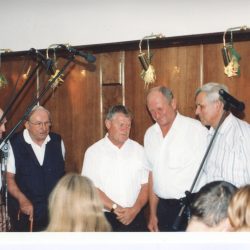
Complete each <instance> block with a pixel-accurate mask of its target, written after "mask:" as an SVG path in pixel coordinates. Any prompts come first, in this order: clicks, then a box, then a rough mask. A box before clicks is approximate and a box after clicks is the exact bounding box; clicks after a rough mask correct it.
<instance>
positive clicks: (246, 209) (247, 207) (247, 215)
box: [228, 185, 250, 231]
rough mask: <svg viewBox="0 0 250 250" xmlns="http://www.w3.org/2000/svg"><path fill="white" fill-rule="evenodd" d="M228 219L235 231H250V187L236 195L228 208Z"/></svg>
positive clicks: (242, 189)
mask: <svg viewBox="0 0 250 250" xmlns="http://www.w3.org/2000/svg"><path fill="white" fill-rule="evenodd" d="M228 218H229V221H230V223H231V225H232V227H233V231H250V185H246V186H244V187H242V188H240V189H239V190H238V191H237V192H236V193H235V194H234V196H233V198H232V200H231V202H230V204H229V207H228Z"/></svg>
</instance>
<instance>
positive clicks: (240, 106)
mask: <svg viewBox="0 0 250 250" xmlns="http://www.w3.org/2000/svg"><path fill="white" fill-rule="evenodd" d="M219 94H220V96H221V97H222V98H223V100H224V101H225V102H226V103H227V104H229V105H230V106H231V107H232V108H235V109H236V110H238V111H243V110H244V109H245V104H244V102H240V101H238V100H237V99H235V98H234V97H233V96H231V95H230V94H228V93H227V92H226V91H225V90H224V89H220V90H219Z"/></svg>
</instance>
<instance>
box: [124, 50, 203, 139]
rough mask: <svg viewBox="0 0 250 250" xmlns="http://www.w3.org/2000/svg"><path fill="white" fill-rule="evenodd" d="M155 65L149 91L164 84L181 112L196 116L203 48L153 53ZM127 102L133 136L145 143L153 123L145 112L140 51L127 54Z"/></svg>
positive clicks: (154, 51)
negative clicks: (131, 119) (146, 133)
mask: <svg viewBox="0 0 250 250" xmlns="http://www.w3.org/2000/svg"><path fill="white" fill-rule="evenodd" d="M151 51H152V52H153V58H152V65H153V66H154V68H155V72H156V81H155V83H154V84H151V85H150V86H149V88H151V87H154V86H158V85H164V86H167V87H169V88H170V89H172V90H173V93H174V95H175V97H176V99H177V101H178V110H179V111H180V112H181V113H182V114H184V115H187V116H191V117H194V116H195V102H194V93H195V90H196V88H197V87H198V86H200V78H201V76H200V67H201V61H200V60H201V55H200V53H201V48H200V45H196V46H186V47H171V48H163V49H155V50H151ZM125 68H126V70H125V72H126V73H125V82H126V103H127V104H128V106H129V107H131V109H132V111H133V113H134V116H135V118H134V126H133V127H132V131H131V137H132V138H134V139H136V140H137V141H138V142H140V143H143V137H144V133H145V131H146V129H147V128H148V127H149V126H150V125H152V124H153V121H152V119H151V118H150V115H149V113H148V111H147V109H146V92H147V90H146V89H145V87H144V86H145V84H144V81H143V80H142V79H141V77H140V72H141V66H140V63H139V60H138V51H130V52H126V67H125Z"/></svg>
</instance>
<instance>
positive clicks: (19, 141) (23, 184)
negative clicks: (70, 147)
mask: <svg viewBox="0 0 250 250" xmlns="http://www.w3.org/2000/svg"><path fill="white" fill-rule="evenodd" d="M50 126H51V118H50V113H49V111H48V110H47V109H45V108H44V107H42V106H35V107H34V108H33V110H32V111H31V113H30V115H29V117H28V119H27V121H26V123H25V129H24V131H23V132H19V133H17V134H15V135H14V136H13V137H12V138H11V139H10V145H11V146H10V151H9V159H8V166H7V184H8V192H9V196H8V207H9V215H10V219H11V225H12V230H13V231H17V232H20V231H24V232H25V231H30V230H31V225H33V231H41V230H44V229H45V228H46V226H47V223H48V212H47V206H48V203H47V200H48V197H49V194H50V192H51V191H52V189H53V187H54V186H55V185H56V183H57V181H58V180H59V179H60V178H61V177H62V176H63V175H64V155H65V147H64V143H63V141H62V139H61V136H60V135H58V134H55V133H51V132H50Z"/></svg>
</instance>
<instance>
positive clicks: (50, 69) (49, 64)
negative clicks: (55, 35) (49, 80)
mask: <svg viewBox="0 0 250 250" xmlns="http://www.w3.org/2000/svg"><path fill="white" fill-rule="evenodd" d="M30 51H31V52H32V53H35V54H36V55H37V56H38V58H40V60H41V62H42V64H43V66H44V67H45V70H46V72H47V74H48V75H54V74H55V70H54V62H53V60H52V59H50V58H46V57H45V56H44V55H43V54H42V53H41V52H40V51H38V50H36V49H34V48H31V49H30Z"/></svg>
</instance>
